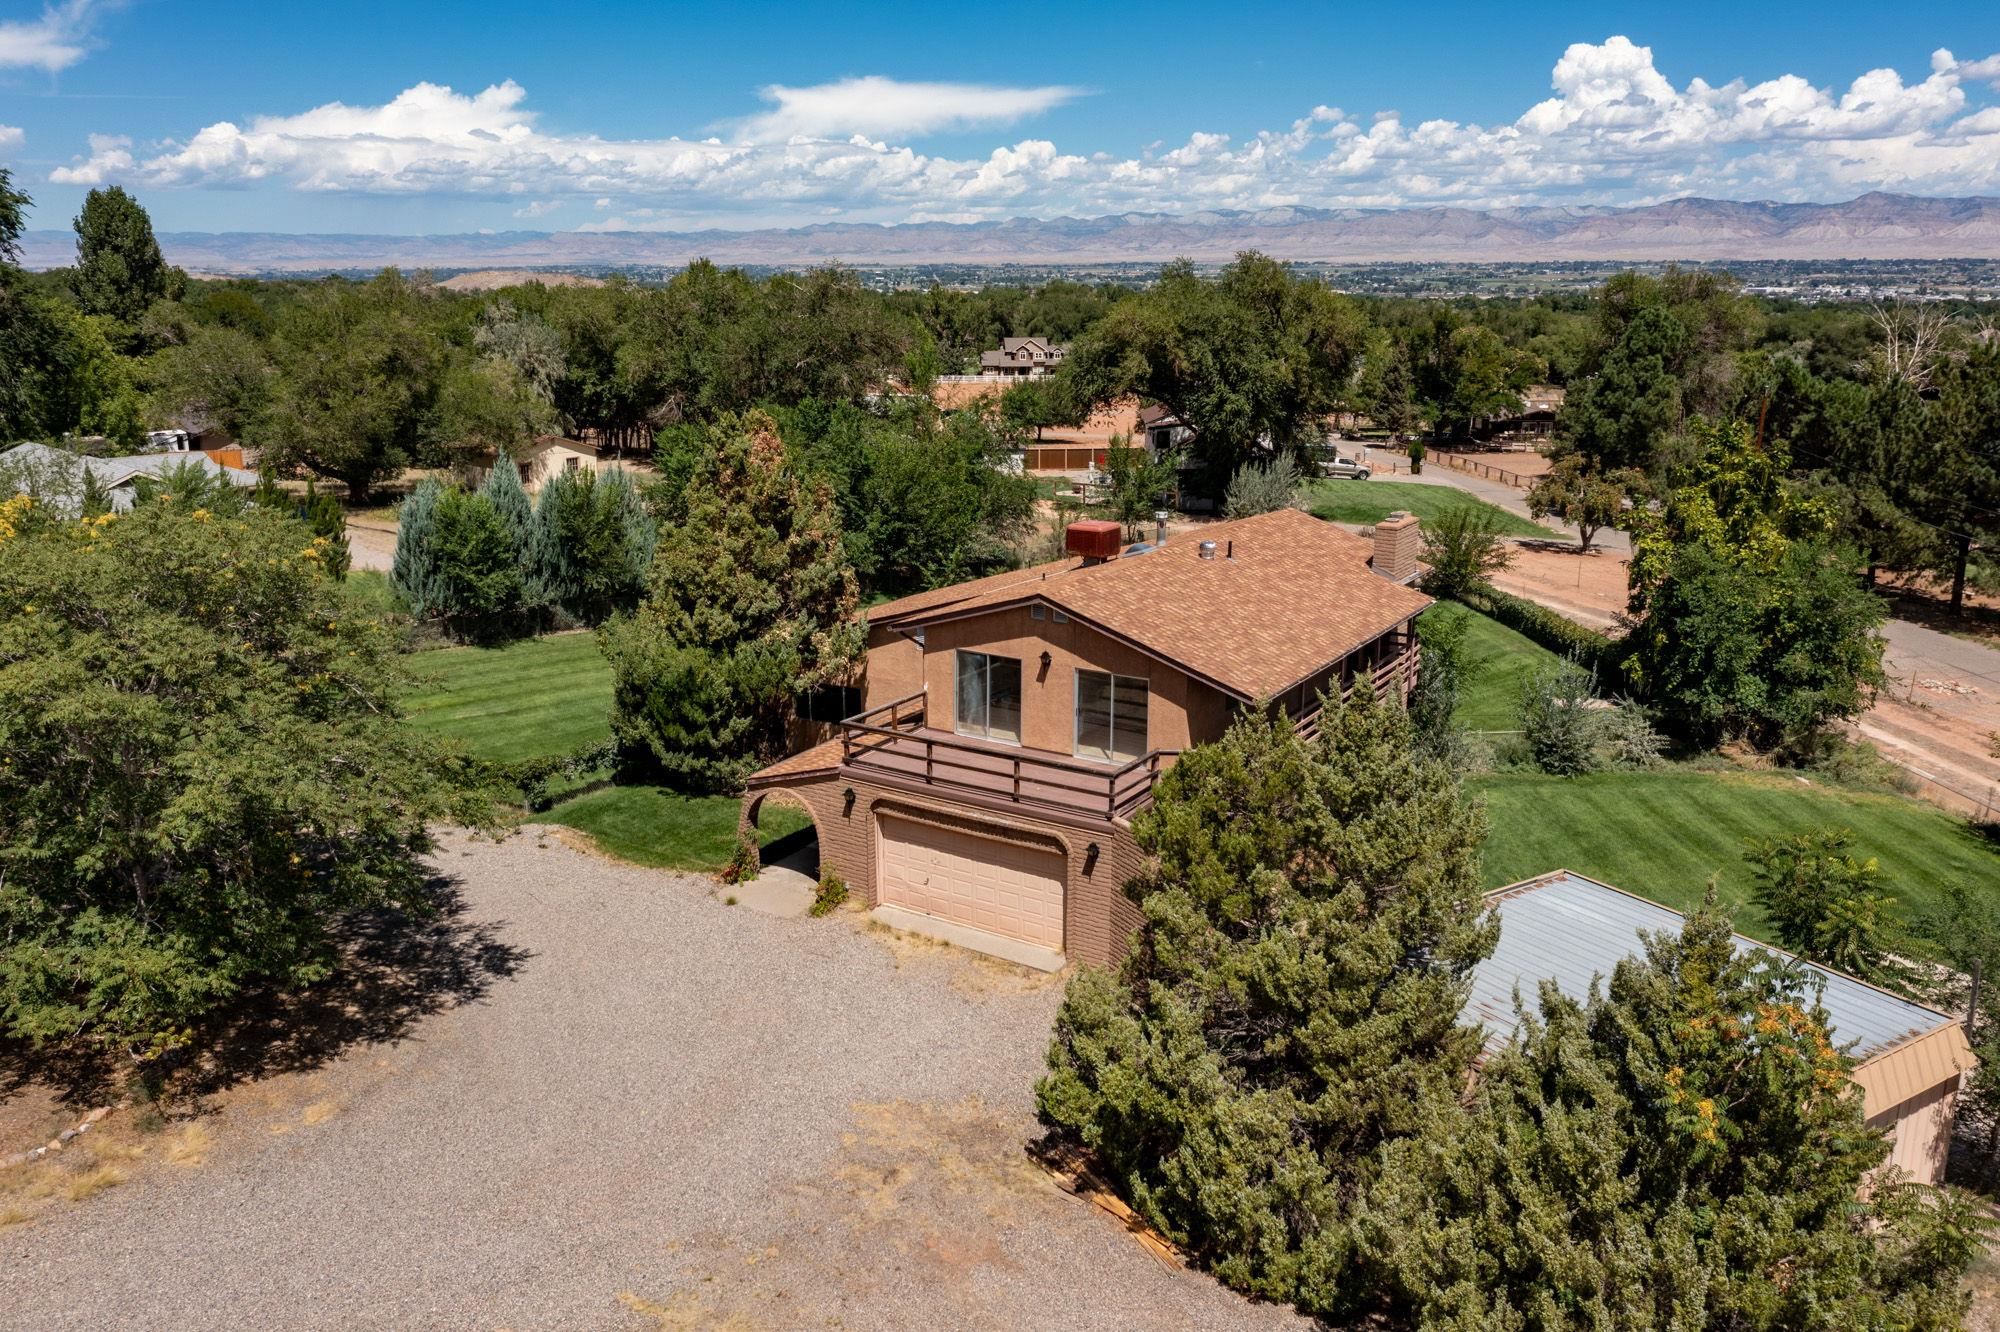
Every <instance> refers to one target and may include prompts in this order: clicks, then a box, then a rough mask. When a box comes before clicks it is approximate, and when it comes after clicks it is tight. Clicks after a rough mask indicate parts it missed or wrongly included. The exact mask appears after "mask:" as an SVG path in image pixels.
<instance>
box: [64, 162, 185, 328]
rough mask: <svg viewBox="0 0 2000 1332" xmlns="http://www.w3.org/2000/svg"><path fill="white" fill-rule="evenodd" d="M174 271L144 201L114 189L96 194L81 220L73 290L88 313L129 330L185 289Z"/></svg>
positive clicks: (88, 198) (86, 203)
mask: <svg viewBox="0 0 2000 1332" xmlns="http://www.w3.org/2000/svg"><path fill="white" fill-rule="evenodd" d="M185 283H186V278H185V275H183V274H181V273H180V272H179V270H177V269H173V268H169V267H168V266H167V261H166V260H165V259H164V258H162V257H161V255H160V243H159V241H157V240H156V239H154V236H153V220H152V219H151V218H150V217H148V216H147V215H146V210H145V209H144V208H141V207H140V206H139V201H138V200H137V199H134V198H133V197H132V196H131V195H129V194H127V193H126V192H125V191H124V189H123V188H122V187H120V186H117V185H112V186H110V187H108V188H105V189H97V190H92V191H91V192H90V193H89V194H87V195H85V196H84V198H83V210H82V211H81V212H79V213H78V214H77V215H76V267H75V268H73V269H71V270H70V273H69V286H70V291H71V292H72V293H73V294H74V295H75V297H76V303H77V305H78V306H79V307H81V308H82V310H83V312H84V313H85V314H90V315H103V316H104V317H106V318H108V319H113V320H116V321H117V322H118V323H120V324H122V325H125V326H126V327H127V328H130V327H132V326H135V325H137V324H138V322H139V319H140V317H141V316H142V315H144V314H145V313H146V310H147V309H148V307H150V306H151V305H152V304H153V302H155V301H157V300H161V299H163V298H164V297H167V296H170V295H173V294H174V293H175V291H176V289H177V288H178V287H180V286H183V285H185Z"/></svg>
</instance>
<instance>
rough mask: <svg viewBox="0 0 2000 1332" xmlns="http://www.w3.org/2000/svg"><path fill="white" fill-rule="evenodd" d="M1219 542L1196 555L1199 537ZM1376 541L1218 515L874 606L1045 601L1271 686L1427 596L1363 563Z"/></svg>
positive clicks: (917, 615) (1239, 681) (879, 619)
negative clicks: (1101, 556) (1106, 549)
mask: <svg viewBox="0 0 2000 1332" xmlns="http://www.w3.org/2000/svg"><path fill="white" fill-rule="evenodd" d="M1203 541H1213V542H1214V543H1215V558H1214V559H1208V560H1205V559H1202V558H1201V557H1200V550H1199V547H1200V544H1201V542H1203ZM1373 553H1374V546H1373V544H1372V543H1371V542H1369V541H1367V540H1366V539H1364V538H1362V537H1358V536H1355V535H1353V534H1352V533H1349V532H1344V531H1342V530H1341V529H1340V528H1338V527H1336V526H1334V525H1333V524H1332V523H1328V522H1322V521H1321V520H1319V519H1317V518H1314V517H1312V516H1311V515H1309V514H1306V513H1301V512H1300V511H1299V510H1297V509H1279V510H1276V511H1275V512H1272V513H1265V514H1259V515H1257V516H1256V517H1254V518H1241V519H1237V520H1235V521H1232V522H1226V523H1216V524H1213V525H1211V526H1208V527H1204V528H1202V529H1200V530H1199V531H1198V532H1194V533H1190V534H1188V535H1185V536H1179V537H1176V538H1174V539H1173V540H1171V541H1169V542H1167V544H1166V545H1164V546H1161V547H1157V548H1150V549H1147V550H1145V551H1143V552H1142V553H1136V554H1127V555H1124V556H1121V557H1120V558H1118V559H1114V560H1106V561H1102V562H1100V563H1094V564H1092V563H1085V562H1084V561H1081V560H1060V561H1056V562H1053V563H1051V564H1045V565H1040V566H1037V567H1035V568H1033V569H1021V570H1015V571H1012V572H1010V573H1006V574H995V575H993V576H992V577H991V578H985V579H980V580H978V581H976V582H973V583H965V584H960V585H959V586H957V587H953V588H941V589H939V590H938V591H937V592H933V593H923V594H920V595H919V596H917V597H906V598H904V599H903V600H902V601H898V602H891V603H889V604H888V605H887V606H879V607H877V608H875V610H874V611H872V612H870V619H871V621H873V622H876V623H883V622H893V623H895V624H897V625H898V626H909V627H914V626H916V625H918V624H925V623H930V622H932V621H935V620H940V619H947V618H955V617H957V616H961V615H971V614H979V613H982V612H985V611H989V610H998V609H1001V608H1004V607H1008V606H1014V605H1020V604H1025V603H1027V602H1029V601H1035V600H1040V601H1045V602H1047V603H1048V604H1050V605H1051V606H1055V607H1057V608H1059V609H1061V610H1063V611H1065V612H1066V613H1068V614H1069V615H1071V616H1073V617H1075V618H1076V619H1079V620H1082V621H1085V622H1087V623H1089V624H1091V625H1094V626H1096V627H1097V628H1099V629H1101V630H1104V631H1106V632H1108V633H1111V634H1113V635H1115V636H1117V637H1119V638H1123V639H1125V640H1126V641H1128V642H1131V643H1133V644H1135V645H1136V646H1138V647H1140V648H1142V649H1143V650H1145V651H1148V652H1150V653H1152V654H1153V655H1155V656H1157V657H1160V658H1162V659H1164V660H1166V661H1169V662H1172V663H1173V664H1175V665H1177V666H1179V667H1180V668H1182V669H1183V670H1186V671H1187V672H1188V673H1190V674H1192V675H1195V676H1198V677H1200V678H1203V679H1206V680H1208V681H1210V682H1212V683H1214V684H1216V685H1217V686H1219V687H1221V688H1222V689H1224V690H1225V691H1227V692H1229V693H1231V694H1234V695H1236V696H1237V697H1239V698H1243V699H1256V698H1262V697H1266V696H1268V695H1272V694H1276V693H1279V692H1280V691H1282V690H1285V689H1287V688H1290V687H1291V686H1292V685H1295V684H1297V683H1299V682H1300V681H1302V680H1305V679H1307V678H1308V677H1310V676H1312V675H1314V674H1316V673H1318V672H1319V671H1322V670H1324V669H1326V667H1327V666H1328V665H1330V664H1331V663H1333V662H1336V661H1339V660H1340V659H1341V658H1342V657H1344V656H1346V655H1347V654H1348V653H1350V652H1352V651H1354V650H1355V649H1356V648H1358V647H1361V646H1363V645H1365V644H1367V643H1370V642H1372V641H1374V640H1375V639H1376V638H1379V637H1380V636H1381V635H1383V634H1385V633H1387V632H1388V631H1390V630H1391V629H1394V628H1395V627H1396V626H1397V625H1399V624H1402V623H1403V622H1405V621H1407V620H1409V619H1410V618H1411V617H1412V616H1415V615H1416V614H1418V613H1419V612H1421V611H1422V610H1423V609H1424V608H1425V607H1427V606H1429V605H1430V604H1431V599H1430V598H1429V597H1427V596H1425V595H1424V594H1423V593H1421V592H1418V591H1416V590H1415V589H1414V588H1409V587H1405V586H1402V585H1401V584H1399V583H1393V582H1390V581H1389V580H1388V579H1386V578H1383V577H1381V576H1379V575H1378V574H1376V573H1375V572H1374V570H1373V569H1372V568H1370V566H1369V560H1370V558H1371V556H1372V555H1373Z"/></svg>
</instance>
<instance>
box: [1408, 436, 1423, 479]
mask: <svg viewBox="0 0 2000 1332" xmlns="http://www.w3.org/2000/svg"><path fill="white" fill-rule="evenodd" d="M1423 474H1424V442H1423V441H1422V440H1420V439H1413V440H1411V441H1410V475H1411V476H1422V475H1423Z"/></svg>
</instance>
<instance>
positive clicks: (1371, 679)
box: [1292, 651, 1417, 740]
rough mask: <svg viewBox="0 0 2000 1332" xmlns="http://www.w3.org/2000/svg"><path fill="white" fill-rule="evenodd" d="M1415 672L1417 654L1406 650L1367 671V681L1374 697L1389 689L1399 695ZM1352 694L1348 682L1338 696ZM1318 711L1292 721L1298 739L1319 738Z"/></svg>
mask: <svg viewBox="0 0 2000 1332" xmlns="http://www.w3.org/2000/svg"><path fill="white" fill-rule="evenodd" d="M1416 672H1417V654H1416V653H1414V652H1407V651H1406V652H1401V653H1398V654H1397V655H1396V656H1394V657H1391V658H1390V659H1389V660H1388V661H1385V662H1383V663H1382V664H1381V665H1380V666H1377V667H1376V668H1375V669H1374V670H1372V671H1370V672H1369V673H1368V683H1369V684H1370V685H1372V686H1374V689H1375V697H1377V698H1380V697H1382V696H1383V695H1384V694H1386V693H1389V692H1390V691H1391V690H1394V691H1396V692H1397V694H1398V696H1400V695H1401V693H1402V691H1404V690H1407V689H1408V688H1409V687H1410V686H1411V685H1412V684H1414V683H1416ZM1353 694H1354V686H1353V685H1352V684H1349V685H1348V686H1347V687H1346V688H1345V689H1342V690H1341V691H1340V696H1341V698H1343V699H1347V698H1351V697H1352V696H1353ZM1320 712H1321V709H1319V708H1314V709H1313V710H1312V711H1311V712H1307V713H1304V714H1301V716H1300V717H1299V719H1298V720H1297V721H1295V722H1293V723H1292V729H1293V730H1294V731H1296V732H1298V735H1299V738H1300V739H1302V740H1316V739H1318V738H1319V714H1320Z"/></svg>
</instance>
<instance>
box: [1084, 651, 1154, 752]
mask: <svg viewBox="0 0 2000 1332" xmlns="http://www.w3.org/2000/svg"><path fill="white" fill-rule="evenodd" d="M1145 752H1146V682H1145V681H1144V680H1143V679H1140V678H1138V677H1137V676H1131V675H1112V674H1110V673H1108V672H1105V671H1078V672H1077V673H1076V753H1077V756H1078V757H1079V758H1092V759H1103V760H1105V761H1106V762H1112V761H1116V762H1120V763H1122V762H1125V761H1126V760H1129V759H1135V758H1138V757H1139V756H1140V755H1141V754H1144V753H1145Z"/></svg>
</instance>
